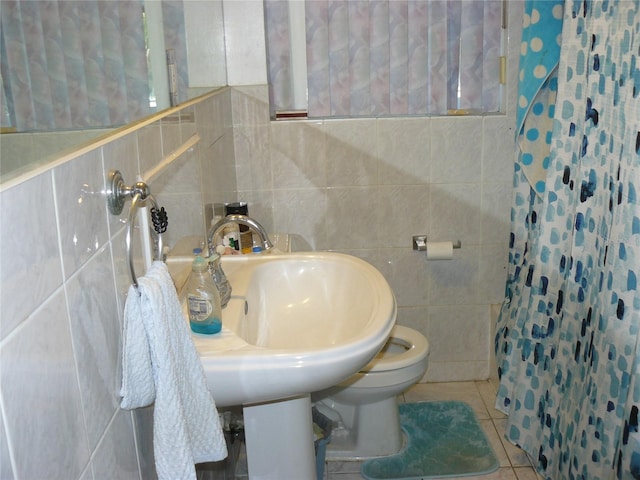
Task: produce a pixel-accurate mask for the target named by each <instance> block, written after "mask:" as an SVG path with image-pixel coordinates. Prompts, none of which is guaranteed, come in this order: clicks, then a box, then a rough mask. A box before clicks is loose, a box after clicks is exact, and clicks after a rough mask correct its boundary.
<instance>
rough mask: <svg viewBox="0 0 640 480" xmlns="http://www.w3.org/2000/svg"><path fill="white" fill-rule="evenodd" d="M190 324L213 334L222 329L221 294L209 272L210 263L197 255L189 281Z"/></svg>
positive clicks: (197, 331) (194, 328) (195, 330)
mask: <svg viewBox="0 0 640 480" xmlns="http://www.w3.org/2000/svg"><path fill="white" fill-rule="evenodd" d="M187 307H188V310H189V324H190V326H191V330H192V331H194V332H196V333H205V334H212V333H218V332H219V331H220V330H221V329H222V309H221V307H220V294H219V293H218V289H217V288H216V286H215V284H214V283H213V279H212V278H211V275H210V274H209V264H208V262H207V261H205V260H204V258H202V257H201V256H200V255H196V257H195V259H194V260H193V263H192V265H191V275H190V276H189V281H188V283H187Z"/></svg>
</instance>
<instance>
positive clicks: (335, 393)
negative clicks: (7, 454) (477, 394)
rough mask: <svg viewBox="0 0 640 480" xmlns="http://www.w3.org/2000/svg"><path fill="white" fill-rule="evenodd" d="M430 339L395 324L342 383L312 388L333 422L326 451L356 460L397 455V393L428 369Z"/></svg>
mask: <svg viewBox="0 0 640 480" xmlns="http://www.w3.org/2000/svg"><path fill="white" fill-rule="evenodd" d="M428 360H429V342H428V341H427V339H426V338H425V337H424V336H423V335H422V334H421V333H420V332H418V331H416V330H413V329H411V328H408V327H404V326H401V325H396V326H394V327H393V330H392V331H391V334H390V335H389V338H388V339H387V343H386V344H385V346H384V347H383V348H382V350H381V351H380V353H378V355H376V357H375V358H374V359H373V360H372V361H371V362H369V364H367V365H366V366H365V367H364V368H363V369H362V370H360V371H359V372H358V373H356V374H355V375H353V376H351V377H349V378H348V379H346V380H345V381H343V382H341V383H340V384H338V385H336V386H334V387H331V388H328V389H326V390H322V391H320V392H316V393H314V394H312V401H313V402H315V407H316V408H317V409H318V410H319V411H320V412H321V413H322V414H323V415H325V416H326V417H328V418H329V419H330V420H331V421H332V424H333V429H332V432H331V441H330V442H329V444H328V445H327V451H326V457H327V458H328V459H333V460H356V459H362V458H370V457H379V456H387V455H393V454H395V453H397V452H398V451H400V450H401V449H402V447H403V443H404V436H403V434H402V430H401V428H400V419H399V416H398V404H397V400H396V397H397V396H398V395H399V394H400V393H402V392H403V391H405V390H406V389H408V388H409V387H410V386H411V385H413V384H415V383H416V382H418V381H419V380H420V379H421V378H422V376H423V375H424V373H425V372H426V370H427V364H428Z"/></svg>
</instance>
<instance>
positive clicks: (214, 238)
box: [207, 214, 273, 252]
mask: <svg viewBox="0 0 640 480" xmlns="http://www.w3.org/2000/svg"><path fill="white" fill-rule="evenodd" d="M230 223H239V224H240V225H245V226H247V227H249V228H250V229H251V230H253V231H254V232H256V233H257V234H258V236H259V237H260V242H261V243H262V248H263V249H264V250H266V251H269V250H271V249H272V248H273V243H271V240H270V239H269V235H268V234H267V231H266V230H265V229H264V227H263V226H262V225H260V224H259V223H258V222H257V221H255V220H254V219H253V218H251V217H248V216H246V215H235V214H234V215H227V216H226V217H223V218H222V219H220V220H218V222H216V223H215V224H214V225H213V226H212V227H211V230H209V234H208V235H207V246H208V247H209V251H210V252H214V251H215V248H216V245H218V244H219V243H220V234H221V233H222V230H223V229H224V227H226V226H227V225H229V224H230Z"/></svg>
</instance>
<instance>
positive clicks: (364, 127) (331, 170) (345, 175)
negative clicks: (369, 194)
mask: <svg viewBox="0 0 640 480" xmlns="http://www.w3.org/2000/svg"><path fill="white" fill-rule="evenodd" d="M324 125H325V133H326V136H327V137H326V141H327V150H326V152H327V185H328V186H330V187H336V186H354V185H376V184H377V183H378V156H377V134H376V120H374V119H362V120H355V121H354V120H326V121H325V123H324ZM309 154H310V155H312V154H313V152H309Z"/></svg>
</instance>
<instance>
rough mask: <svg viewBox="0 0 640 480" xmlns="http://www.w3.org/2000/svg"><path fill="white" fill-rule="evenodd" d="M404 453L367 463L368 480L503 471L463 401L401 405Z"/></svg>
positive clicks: (364, 473) (364, 468) (412, 479)
mask: <svg viewBox="0 0 640 480" xmlns="http://www.w3.org/2000/svg"><path fill="white" fill-rule="evenodd" d="M399 409H400V425H401V426H402V429H403V430H404V432H405V434H406V435H407V444H406V446H405V448H404V449H402V450H401V451H400V452H399V453H397V454H395V455H391V456H389V457H380V458H375V459H371V460H367V461H365V462H363V464H362V470H361V473H362V476H363V477H364V478H367V479H369V480H382V479H396V480H424V479H427V478H447V477H464V476H469V475H482V474H485V473H490V472H493V471H495V470H497V469H498V466H499V465H498V459H497V458H496V456H495V454H494V453H493V450H492V448H491V445H489V442H488V440H487V437H486V436H485V434H484V432H483V431H482V427H481V426H480V424H479V423H478V420H477V419H476V416H475V415H474V413H473V410H472V409H471V407H470V406H469V405H468V404H466V403H464V402H449V401H448V402H420V403H401V404H400V406H399Z"/></svg>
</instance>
